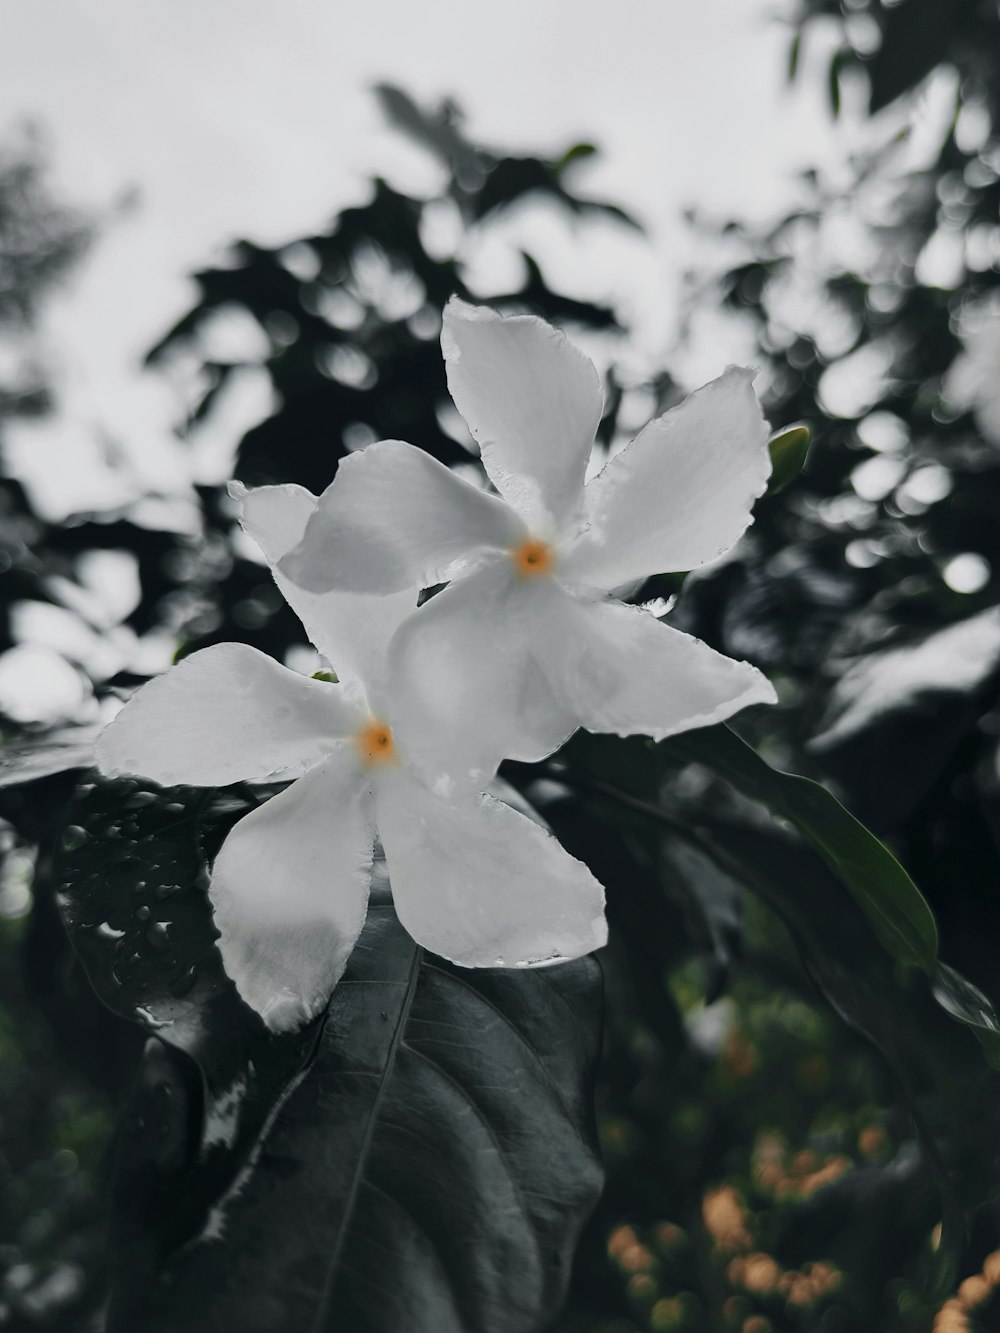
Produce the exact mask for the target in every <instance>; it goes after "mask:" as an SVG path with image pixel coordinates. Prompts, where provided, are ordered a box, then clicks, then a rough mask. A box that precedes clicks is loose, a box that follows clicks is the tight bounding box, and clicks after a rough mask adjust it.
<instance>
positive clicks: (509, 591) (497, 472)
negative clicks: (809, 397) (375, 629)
mask: <svg viewBox="0 0 1000 1333" xmlns="http://www.w3.org/2000/svg"><path fill="white" fill-rule="evenodd" d="M442 347H443V350H444V355H445V361H446V364H447V367H448V383H449V387H450V388H451V391H452V394H453V396H454V398H455V401H456V404H457V405H458V407H459V409H460V410H461V411H462V413H463V415H464V416H465V418H466V420H467V422H468V424H469V427H470V429H471V430H472V433H473V435H474V436H475V437H476V439H477V440H479V442H480V446H481V448H482V454H483V462H484V466H485V467H486V470H487V472H488V473H489V476H490V478H491V480H492V481H493V483H494V485H495V486H496V488H497V490H498V491H499V492H500V494H501V496H503V497H504V499H505V500H506V501H507V502H508V513H509V515H510V517H511V520H517V522H518V523H519V524H520V527H519V528H515V527H514V526H513V524H512V526H511V527H510V528H508V529H506V530H504V529H503V528H502V526H501V523H500V520H499V518H498V516H497V514H496V511H495V509H494V508H491V509H489V512H488V515H487V513H486V508H485V504H484V501H485V500H487V499H488V497H484V496H483V495H482V494H481V493H480V492H479V491H478V490H477V489H476V488H475V487H474V486H473V485H471V484H470V483H467V482H464V481H462V480H460V479H458V478H456V477H455V476H454V475H453V474H450V473H449V472H448V471H447V469H443V468H441V467H439V466H438V465H437V464H433V465H428V464H427V463H421V462H419V461H418V458H419V455H420V451H418V450H415V449H413V448H412V447H411V446H407V445H403V444H399V443H398V442H394V443H392V444H391V445H378V444H376V445H372V446H369V448H367V449H365V450H362V451H360V452H359V453H358V454H356V455H354V456H353V457H352V458H351V459H350V461H349V463H348V465H347V466H346V467H344V468H343V470H342V473H341V475H340V476H338V478H337V479H336V480H335V481H334V482H333V484H332V486H331V487H329V488H328V490H327V491H326V493H325V494H324V495H323V496H322V497H321V498H320V501H319V505H318V507H317V515H319V514H323V515H325V519H324V523H325V527H324V528H323V530H322V535H323V537H324V540H322V541H321V540H320V528H319V524H318V522H317V521H315V520H314V523H313V524H312V525H310V528H309V530H307V533H306V537H305V540H304V541H303V543H302V545H301V546H300V547H299V548H298V550H297V552H296V560H297V562H299V563H300V564H301V565H302V566H303V567H306V566H308V567H309V569H310V578H311V583H310V586H311V587H314V588H327V589H333V588H336V589H338V590H341V591H350V590H352V589H359V588H362V587H363V588H364V589H365V590H366V591H376V590H379V589H381V591H382V592H384V593H391V592H394V591H395V590H396V589H397V588H399V587H401V586H404V585H405V582H406V580H407V579H409V580H410V581H411V583H412V584H414V585H416V584H424V585H425V584H427V583H429V582H435V583H436V582H438V581H441V580H443V579H444V578H445V577H447V576H448V575H449V574H450V575H451V577H452V580H453V581H452V582H451V583H450V585H449V587H448V588H447V589H445V591H444V592H442V593H440V594H438V595H437V596H435V597H433V598H431V599H430V600H429V601H428V602H427V603H426V604H425V605H424V606H423V607H422V608H421V610H419V611H418V612H417V613H416V615H415V616H414V617H412V619H411V620H410V621H408V622H407V623H406V624H405V625H404V626H403V627H402V628H401V629H400V631H399V633H398V635H397V637H396V639H395V640H394V642H393V647H392V651H391V653H390V672H391V679H392V688H393V691H394V693H396V694H397V696H398V697H399V698H401V699H405V701H406V705H407V707H406V724H407V725H411V726H412V727H413V731H412V739H413V741H414V748H415V749H416V748H419V750H420V751H421V754H422V757H423V758H424V760H425V761H426V762H427V763H429V764H430V765H431V766H432V769H433V770H434V772H435V776H436V777H438V778H446V779H448V780H450V781H452V782H455V783H457V784H459V785H463V784H470V783H471V784H475V783H478V782H482V781H483V777H484V775H488V774H489V773H491V772H492V771H494V769H495V767H496V765H497V764H498V763H499V761H500V760H501V759H502V758H503V757H510V758H518V759H538V758H541V757H542V756H544V755H545V754H547V753H550V752H551V751H552V750H553V749H555V748H556V747H557V746H558V745H559V744H560V743H561V742H562V741H563V740H565V739H566V737H567V736H568V735H569V734H570V733H571V732H572V731H573V730H574V729H575V728H576V727H579V726H583V727H586V728H588V729H590V730H594V731H608V732H613V733H616V734H618V735H623V736H624V735H633V734H642V735H647V736H652V737H655V738H662V737H665V736H670V735H673V734H675V733H676V732H678V731H682V730H684V729H686V728H689V727H698V726H704V725H708V724H710V723H713V722H718V721H722V720H723V719H725V718H727V717H730V716H732V714H734V713H736V712H738V711H739V710H740V709H742V708H744V707H746V706H747V705H748V704H752V703H769V702H773V701H774V698H775V695H774V691H773V689H772V687H771V685H770V684H769V683H768V681H767V680H766V679H765V678H764V677H763V676H762V675H761V674H760V673H759V672H758V671H757V670H756V668H754V667H752V666H751V665H749V664H748V663H746V662H733V661H731V660H730V659H728V658H725V657H723V656H721V655H720V654H718V653H715V652H713V651H712V650H711V649H709V648H707V647H706V646H705V645H704V644H700V643H697V642H696V641H695V640H693V639H690V638H688V637H687V636H685V635H683V634H681V633H679V632H678V631H675V630H672V629H670V628H669V627H667V626H666V625H662V624H660V623H658V622H657V621H655V620H654V619H653V618H652V617H651V616H650V615H648V614H646V613H640V612H639V611H637V610H636V609H634V608H629V607H626V606H624V605H623V604H621V603H616V602H614V601H612V600H609V599H608V594H609V593H611V592H612V591H613V590H614V589H615V588H619V587H621V586H623V585H625V584H634V583H635V582H637V581H641V580H642V579H644V578H646V577H648V576H649V575H651V574H655V573H661V572H667V571H680V570H687V569H691V568H694V567H696V566H699V565H703V564H705V563H706V562H708V561H710V560H712V559H714V558H716V557H717V556H719V555H720V554H722V553H723V552H724V551H726V550H727V549H728V548H729V547H730V546H731V545H732V544H733V543H734V542H735V541H736V540H737V539H738V538H739V536H740V535H741V533H742V532H743V531H744V530H745V529H746V528H747V526H748V525H749V524H750V522H751V521H752V513H751V511H752V507H753V504H754V501H755V500H756V499H757V497H758V496H760V495H761V494H762V493H763V491H764V489H765V488H766V485H767V479H768V476H769V474H770V457H769V454H768V449H767V437H768V430H767V423H766V422H765V421H764V418H763V416H762V414H761V410H760V407H759V405H758V402H757V399H756V396H755V395H754V392H753V387H752V375H751V373H750V372H749V371H747V370H740V369H738V368H730V369H729V370H728V371H726V372H725V374H723V375H722V376H721V377H720V378H719V379H717V380H715V381H713V382H712V383H711V384H708V385H706V386H705V387H704V388H703V389H701V390H699V391H698V392H697V393H695V394H693V395H692V396H691V397H690V398H688V399H687V400H686V401H685V402H684V403H682V404H681V405H680V406H679V407H677V408H675V409H673V410H672V411H671V412H668V413H666V414H665V415H664V416H663V417H660V418H659V419H658V420H656V421H654V422H652V423H651V424H650V425H649V426H647V427H646V428H645V430H643V431H642V432H641V433H640V434H639V435H638V436H637V437H636V439H635V440H633V441H632V443H631V444H629V445H628V446H627V447H626V448H625V449H623V450H622V451H621V452H620V453H619V454H617V455H616V456H615V457H614V458H612V459H611V461H610V462H609V463H608V464H607V465H606V467H605V468H604V469H603V470H602V471H601V472H600V473H598V475H597V476H596V477H595V478H594V479H593V480H592V481H591V482H590V483H589V484H588V485H586V486H585V485H584V474H585V469H586V463H587V459H588V457H589V454H590V449H591V446H592V443H593V438H594V431H595V429H596V426H597V423H598V420H599V418H600V410H601V404H600V386H599V381H598V377H597V372H596V370H595V369H594V367H593V366H592V365H591V363H590V362H589V361H588V360H587V358H586V357H585V356H584V355H583V353H582V352H580V351H579V350H578V349H577V348H575V347H573V345H572V344H571V343H570V342H569V341H568V340H567V339H566V338H565V337H564V336H563V335H562V334H559V333H557V332H556V331H555V330H554V329H552V328H550V327H549V326H548V325H547V324H545V323H544V322H543V321H542V320H539V319H535V318H533V317H531V316H514V317H504V316H501V315H498V314H496V313H495V312H494V311H490V310H482V309H477V308H474V307H471V306H468V305H465V304H464V303H462V302H460V301H455V300H452V301H451V302H449V304H448V307H447V309H446V310H445V315H444V330H443V333H442ZM418 476H419V477H420V484H419V485H417V484H415V482H414V479H415V478H416V477H418ZM407 509H409V511H410V512H409V513H408V516H407V517H406V518H405V520H404V519H402V518H400V517H399V516H400V515H401V514H402V513H403V512H404V511H405V510H407ZM480 512H482V514H483V521H482V523H481V525H479V526H477V522H478V519H477V515H478V514H479V513H480ZM338 532H341V533H342V534H343V540H342V541H338V539H337V536H336V534H337V533H338ZM362 533H363V538H362V537H361V536H360V534H362ZM357 543H361V545H360V547H359V549H363V551H364V559H358V558H352V557H351V556H350V555H349V553H348V550H347V546H348V544H357Z"/></svg>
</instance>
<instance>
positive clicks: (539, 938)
mask: <svg viewBox="0 0 1000 1333" xmlns="http://www.w3.org/2000/svg"><path fill="white" fill-rule="evenodd" d="M376 803H377V810H378V827H379V836H380V837H381V839H382V845H383V846H384V848H385V858H386V865H387V867H388V870H389V882H390V884H391V885H392V896H393V901H394V903H395V906H396V912H397V914H398V916H399V919H400V921H401V922H402V923H403V925H404V926H405V928H406V929H407V931H409V933H410V934H411V935H412V936H413V938H414V939H415V940H416V941H417V943H418V944H423V945H425V946H426V947H427V948H428V949H430V950H432V952H434V953H436V954H440V955H441V956H442V957H444V958H449V959H451V961H452V962H454V963H459V964H460V965H461V966H463V967H539V966H542V965H544V964H546V963H555V962H562V961H564V960H566V959H569V958H579V957H580V956H581V955H582V954H585V953H590V951H591V950H592V949H599V948H600V947H601V945H603V944H604V943H605V942H606V941H607V927H606V924H605V921H604V890H603V889H602V888H601V886H600V884H599V883H598V882H597V880H596V879H595V878H594V876H593V875H592V874H591V873H590V871H589V870H588V869H587V867H586V866H585V865H584V864H583V862H582V861H577V860H576V859H575V858H574V857H572V856H570V855H569V853H568V852H566V851H564V850H563V848H562V847H561V846H560V845H559V843H558V842H557V841H556V839H555V838H554V837H553V836H552V834H551V833H549V832H547V831H546V830H545V829H543V828H541V827H540V826H539V825H538V824H536V823H534V822H533V821H532V820H530V819H528V818H527V816H525V815H522V814H518V812H517V811H516V810H512V809H511V808H510V807H509V806H507V805H504V804H503V802H502V801H498V800H496V799H495V798H494V797H492V796H483V795H475V796H463V797H460V798H458V799H456V800H452V799H447V798H445V797H442V796H437V795H435V794H434V793H433V792H431V791H429V790H428V789H427V788H426V787H425V786H424V785H423V784H422V783H421V782H419V781H417V780H416V779H415V778H414V777H413V776H412V775H411V774H408V773H407V772H406V770H405V769H396V770H395V771H393V772H392V773H388V774H386V775H385V777H380V778H379V782H378V786H377V789H376Z"/></svg>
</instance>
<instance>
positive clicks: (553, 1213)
mask: <svg viewBox="0 0 1000 1333" xmlns="http://www.w3.org/2000/svg"><path fill="white" fill-rule="evenodd" d="M252 804H253V802H252V801H249V802H248V801H247V800H244V799H241V798H240V797H238V796H236V795H235V794H234V793H233V792H232V791H227V792H220V793H213V792H208V793H200V792H199V793H195V792H192V791H191V789H184V788H175V789H170V790H163V791H147V790H145V789H144V788H143V787H142V786H140V784H137V783H131V782H129V783H122V782H118V783H113V784H109V783H103V784H100V785H97V786H95V787H92V788H90V789H89V790H88V791H87V792H86V793H85V794H84V796H83V798H82V800H81V801H79V802H78V803H77V805H76V808H75V809H74V811H73V819H74V823H73V825H72V826H71V827H70V828H69V829H67V834H66V836H65V838H64V847H63V851H62V853H61V855H60V877H61V879H62V881H63V887H62V894H61V896H62V910H63V914H64V920H65V921H66V924H67V926H68V928H69V931H70V935H71V938H72V939H73V942H74V945H75V947H76V948H77V950H78V952H79V954H80V956H81V958H82V959H83V960H84V962H85V965H86V967H87V971H88V975H89V976H90V979H91V981H92V982H93V984H94V986H95V988H96V989H97V990H98V992H99V993H100V994H101V996H102V998H104V999H105V1000H106V1001H107V1002H108V1003H109V1004H110V1005H111V1006H112V1007H114V1008H115V1009H116V1011H117V1012H119V1013H121V1014H125V1015H128V1016H130V1017H132V1018H133V1019H134V1020H137V1021H140V1022H142V1023H143V1024H144V1025H145V1026H146V1027H148V1028H150V1029H151V1030H152V1031H153V1032H154V1033H155V1038H156V1039H155V1040H151V1041H150V1043H149V1044H148V1046H147V1050H146V1053H145V1056H144V1059H143V1064H142V1067H141V1069H140V1074H139V1078H138V1080H137V1085H136V1090H135V1096H134V1100H133V1104H132V1107H131V1110H130V1113H129V1115H128V1117H127V1120H126V1124H125V1126H124V1130H123V1133H122V1136H121V1146H120V1152H119V1162H118V1175H117V1187H116V1190H115V1199H114V1205H113V1217H112V1235H113V1238H114V1246H115V1254H114V1261H113V1280H112V1295H111V1305H110V1313H109V1318H108V1330H109V1333H133V1330H136V1329H139V1328H141V1329H142V1330H143V1333H177V1330H180V1329H184V1330H185V1333H224V1331H225V1333H228V1330H230V1329H240V1330H243V1331H244V1333H274V1331H275V1330H277V1329H286V1328H287V1329H293V1328H294V1329H303V1330H305V1329H308V1330H309V1331H310V1333H333V1331H334V1330H337V1333H340V1330H348V1329H351V1330H353V1329H359V1330H360V1329H370V1330H372V1333H382V1330H385V1333H390V1331H392V1333H395V1330H396V1329H428V1330H431V1329H433V1330H434V1333H532V1331H537V1333H541V1330H543V1329H547V1328H549V1327H550V1326H551V1325H552V1322H553V1321H554V1320H555V1319H556V1317H557V1316H558V1314H559V1311H560V1308H561V1306H562V1303H563V1299H564V1296H565V1292H566V1287H567V1283H568V1281H569V1275H570V1270H571V1267H572V1258H573V1253H574V1250H575V1247H576V1243H577V1239H578V1236H579V1233H580V1230H581V1228H582V1226H583V1223H584V1222H585V1221H586V1218H587V1217H588V1215H589V1213H590V1212H591V1210H592V1208H593V1206H594V1204H595V1203H596V1200H597V1196H598V1193H599V1191H600V1186H601V1178H602V1173H601V1168H600V1164H599V1160H598V1157H597V1151H596V1140H595V1131H594V1124H593V1108H592V1094H591V1086H592V1079H593V1074H594V1068H595V1063H596V1058H597V1052H598V1048H599V1043H600V1018H601V989H602V987H601V973H600V968H599V966H598V964H597V963H596V962H595V961H594V959H592V958H590V959H582V960H579V961H578V962H574V963H568V964H565V965H563V966H560V967H557V968H551V969H545V970H537V971H536V970H530V969H529V970H518V971H505V970H493V969H474V970H464V969H461V968H456V967H453V966H452V965H451V964H449V963H447V962H445V961H443V960H441V959H438V958H435V957H433V956H431V955H429V954H426V953H425V952H424V950H423V949H421V948H419V947H418V946H417V945H416V944H415V943H414V942H413V940H412V939H410V937H409V936H408V935H407V934H406V932H405V931H404V930H403V928H402V927H401V926H400V924H399V922H398V920H397V919H396V916H395V913H394V911H393V909H392V905H391V903H390V901H389V897H388V893H387V891H383V892H382V893H381V895H377V894H373V898H372V902H371V904H370V906H369V912H368V921H367V924H366V926H365V929H364V932H363V934H362V936H361V939H360V940H359V942H358V945H357V947H356V949H355V950H354V953H353V954H352V956H351V959H350V962H349V964H348V968H347V972H346V973H345V976H344V978H343V980H342V981H341V983H340V985H339V986H338V987H337V989H336V990H335V991H334V993H333V996H332V999H331V1002H330V1005H329V1009H328V1011H327V1014H326V1016H325V1018H324V1019H321V1020H318V1021H317V1022H316V1023H313V1024H311V1025H310V1026H309V1027H308V1028H306V1029H305V1030H303V1031H302V1032H300V1033H296V1034H294V1035H292V1036H283V1037H276V1036H273V1035H271V1034H269V1033H267V1032H266V1030H265V1029H264V1028H263V1025H262V1024H261V1023H260V1021H259V1019H257V1018H256V1016H255V1015H254V1014H252V1013H251V1012H250V1011H249V1010H248V1009H246V1007H245V1006H243V1005H242V1003H241V1002H240V1000H239V998H238V996H237V995H236V993H235V990H234V988H233V986H232V983H231V982H229V981H228V980H227V979H226V977H225V975H224V973H223V971H222V968H221V961H220V959H219V955H218V952H217V950H216V949H215V945H214V939H215V930H214V927H213V925H212V921H211V913H210V910H209V904H208V899H207V894H206V891H205V890H206V886H207V878H206V875H205V872H204V866H205V855H206V854H207V855H209V856H210V855H211V853H212V852H213V851H215V850H217V848H218V845H219V844H220V842H221V839H222V837H223V836H224V834H225V832H226V831H227V830H228V828H229V827H230V826H231V824H232V823H233V821H234V819H235V818H238V817H239V816H240V815H241V814H242V813H244V812H245V811H246V810H247V809H248V808H249V807H250V806H252ZM280 887H281V886H280V884H276V886H275V891H276V892H280ZM178 1052H182V1053H183V1054H178ZM189 1056H190V1057H193V1060H194V1061H197V1065H195V1064H194V1063H193V1062H192V1060H190V1059H188V1058H187V1057H189ZM199 1067H200V1068H201V1070H202V1072H203V1074H204V1088H202V1085H201V1082H200V1081H199V1078H198V1075H197V1069H198V1068H199Z"/></svg>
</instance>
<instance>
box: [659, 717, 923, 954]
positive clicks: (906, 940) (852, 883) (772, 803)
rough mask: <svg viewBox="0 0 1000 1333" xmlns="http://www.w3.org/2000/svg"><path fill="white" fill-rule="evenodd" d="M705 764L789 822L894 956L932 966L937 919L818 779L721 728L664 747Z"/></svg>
mask: <svg viewBox="0 0 1000 1333" xmlns="http://www.w3.org/2000/svg"><path fill="white" fill-rule="evenodd" d="M670 751H673V752H675V753H680V754H682V755H684V756H685V757H686V758H688V759H690V760H694V761H696V762H698V763H701V764H706V765H707V766H708V767H709V768H712V769H714V770H715V771H716V772H717V773H720V774H721V775H722V776H723V777H725V778H726V779H727V780H728V781H730V782H731V783H732V784H733V786H734V787H736V788H737V790H738V791H740V792H742V793H743V795H744V796H748V797H749V798H750V799H751V800H753V801H759V802H760V803H761V804H762V805H765V806H767V808H768V809H769V810H770V811H771V813H772V814H774V815H777V816H778V818H780V819H787V820H788V821H789V822H790V823H792V824H794V825H795V827H796V828H797V829H798V831H799V832H800V833H801V834H802V836H803V837H804V838H805V839H806V841H807V842H808V843H810V845H811V846H812V847H813V848H814V849H815V850H816V851H817V852H818V853H819V855H820V856H821V857H822V858H823V860H824V861H825V862H826V864H827V865H828V866H829V868H830V869H831V870H832V871H833V873H834V874H835V875H836V876H837V878H838V879H839V880H840V881H841V883H842V884H843V885H844V887H845V888H847V889H848V890H849V892H850V893H851V895H852V896H853V897H854V899H855V901H856V902H857V904H858V906H859V907H860V908H861V910H862V911H863V912H864V914H865V916H866V917H867V918H868V921H869V924H870V925H871V927H872V929H873V930H874V931H875V933H876V935H878V937H879V939H880V940H881V941H882V943H883V944H884V945H885V947H886V949H888V950H889V952H890V953H891V954H892V956H893V957H894V958H895V959H897V961H899V962H900V963H904V964H909V965H915V966H917V967H920V968H922V969H923V970H924V971H925V972H932V971H933V970H934V967H935V965H936V962H937V947H938V939H937V926H936V925H935V923H934V916H933V913H932V912H931V909H930V908H929V907H928V905H927V902H926V901H925V899H924V897H923V895H922V894H921V892H920V890H919V889H918V888H917V886H916V885H915V884H914V883H913V880H912V879H910V877H909V875H908V874H907V873H906V871H905V870H904V869H903V867H902V866H901V865H900V864H899V862H898V861H897V860H896V858H895V857H894V856H893V854H892V853H891V852H890V851H889V849H888V847H886V846H885V845H884V843H881V842H880V841H879V840H878V838H876V837H875V835H874V834H873V833H871V832H869V830H868V829H867V828H865V826H864V824H862V823H860V822H859V821H858V820H857V819H855V818H854V816H853V815H852V814H851V813H850V812H849V811H847V810H845V809H844V807H843V806H842V805H841V804H840V802H839V801H838V800H837V798H836V797H835V796H834V795H832V793H830V792H828V791H827V790H826V788H825V787H823V786H821V785H820V784H819V783H818V782H813V781H812V780H811V779H810V778H803V777H799V776H797V775H796V774H792V773H782V772H780V771H779V770H777V769H774V768H771V766H770V765H769V764H768V763H766V762H765V760H763V759H761V757H760V756H759V755H758V754H757V753H756V751H755V750H754V749H752V747H751V746H749V745H747V744H746V743H745V742H744V741H742V740H741V739H740V738H739V736H737V735H736V733H735V732H734V731H731V730H730V729H729V728H728V727H724V726H719V727H705V728H702V729H700V730H697V731H689V732H685V733H684V734H683V735H682V736H678V737H675V738H674V739H673V740H671V741H670V742H668V752H670Z"/></svg>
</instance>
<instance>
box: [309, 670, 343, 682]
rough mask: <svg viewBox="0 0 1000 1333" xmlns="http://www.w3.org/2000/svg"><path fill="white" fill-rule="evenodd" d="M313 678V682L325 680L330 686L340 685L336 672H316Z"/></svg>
mask: <svg viewBox="0 0 1000 1333" xmlns="http://www.w3.org/2000/svg"><path fill="white" fill-rule="evenodd" d="M312 678H313V680H325V681H326V682H327V684H328V685H338V684H339V683H340V682H339V680H338V679H337V673H336V672H335V671H314V672H313V673H312Z"/></svg>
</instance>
